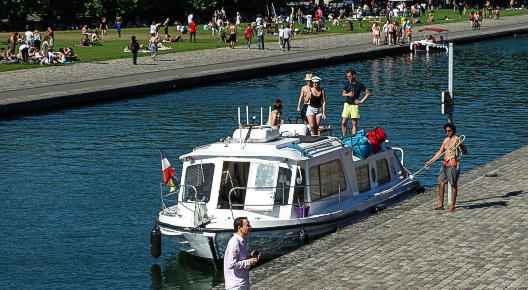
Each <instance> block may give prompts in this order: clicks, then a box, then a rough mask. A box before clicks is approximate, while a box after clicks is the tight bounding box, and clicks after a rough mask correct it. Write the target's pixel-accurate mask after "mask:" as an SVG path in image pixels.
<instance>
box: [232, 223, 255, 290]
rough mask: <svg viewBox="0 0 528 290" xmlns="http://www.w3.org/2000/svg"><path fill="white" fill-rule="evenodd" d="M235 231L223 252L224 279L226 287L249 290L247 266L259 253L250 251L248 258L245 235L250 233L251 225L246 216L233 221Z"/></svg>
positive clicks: (253, 263)
mask: <svg viewBox="0 0 528 290" xmlns="http://www.w3.org/2000/svg"><path fill="white" fill-rule="evenodd" d="M233 224H234V228H235V231H236V232H235V233H234V234H233V237H232V238H231V239H230V240H229V243H227V248H226V251H225V254H224V279H225V287H226V289H236V290H249V268H250V267H251V266H254V265H256V264H257V262H258V260H259V259H260V253H258V252H256V251H252V252H251V257H253V256H255V255H257V257H256V258H250V255H249V250H248V246H247V243H246V237H247V236H248V235H249V234H250V233H251V225H250V224H249V220H248V219H247V218H246V217H238V218H236V219H235V221H234V223H233Z"/></svg>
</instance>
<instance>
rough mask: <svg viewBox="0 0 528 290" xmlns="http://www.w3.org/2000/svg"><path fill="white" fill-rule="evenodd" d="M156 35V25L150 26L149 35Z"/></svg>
mask: <svg viewBox="0 0 528 290" xmlns="http://www.w3.org/2000/svg"><path fill="white" fill-rule="evenodd" d="M152 34H156V24H152V25H150V35H152Z"/></svg>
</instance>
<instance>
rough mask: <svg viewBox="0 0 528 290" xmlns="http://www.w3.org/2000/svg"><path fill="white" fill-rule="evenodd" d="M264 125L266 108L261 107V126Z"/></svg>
mask: <svg viewBox="0 0 528 290" xmlns="http://www.w3.org/2000/svg"><path fill="white" fill-rule="evenodd" d="M262 125H264V108H262V107H260V126H262Z"/></svg>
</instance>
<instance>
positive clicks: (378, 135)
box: [368, 127, 387, 153]
mask: <svg viewBox="0 0 528 290" xmlns="http://www.w3.org/2000/svg"><path fill="white" fill-rule="evenodd" d="M368 139H369V141H370V144H372V153H377V152H378V151H379V149H380V146H381V143H382V142H385V139H387V134H385V131H383V129H381V128H380V127H377V128H375V129H372V130H370V131H368Z"/></svg>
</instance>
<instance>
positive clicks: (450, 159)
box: [425, 123, 467, 212]
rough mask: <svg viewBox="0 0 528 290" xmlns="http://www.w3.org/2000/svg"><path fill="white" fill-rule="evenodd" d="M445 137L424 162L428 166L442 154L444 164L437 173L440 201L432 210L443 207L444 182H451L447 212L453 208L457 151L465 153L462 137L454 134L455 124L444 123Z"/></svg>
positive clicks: (455, 191) (456, 175)
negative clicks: (431, 156)
mask: <svg viewBox="0 0 528 290" xmlns="http://www.w3.org/2000/svg"><path fill="white" fill-rule="evenodd" d="M444 129H445V131H446V134H447V137H446V138H445V139H444V141H443V142H442V146H441V147H440V149H439V150H438V152H436V154H435V155H434V156H433V158H431V159H430V160H429V161H427V162H426V163H425V167H426V168H429V166H431V164H432V163H433V162H435V161H436V160H437V159H438V158H440V156H442V155H444V164H443V165H442V167H441V168H440V172H439V174H438V192H439V197H440V201H439V203H438V205H437V206H433V209H434V210H440V209H444V186H445V183H446V182H449V183H450V184H451V205H450V206H449V208H448V209H446V211H447V212H452V211H454V210H455V201H456V196H457V182H458V175H459V174H460V166H459V165H460V164H459V161H460V160H459V159H460V156H459V152H462V154H464V155H465V154H467V149H466V146H465V145H464V143H463V141H464V140H463V139H461V138H459V137H458V136H457V135H456V127H455V125H453V124H451V123H448V124H445V125H444Z"/></svg>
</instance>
